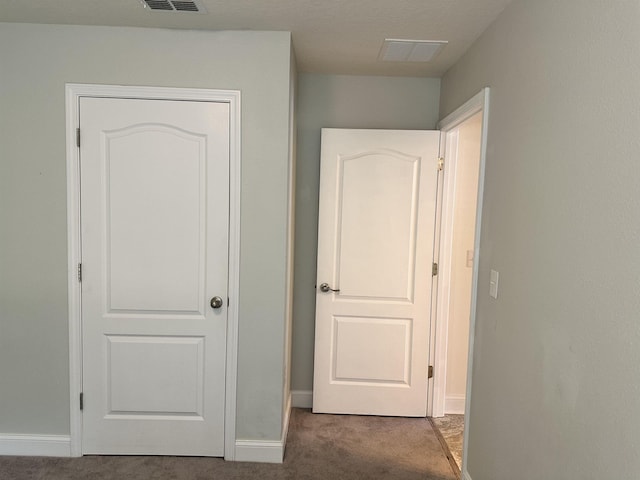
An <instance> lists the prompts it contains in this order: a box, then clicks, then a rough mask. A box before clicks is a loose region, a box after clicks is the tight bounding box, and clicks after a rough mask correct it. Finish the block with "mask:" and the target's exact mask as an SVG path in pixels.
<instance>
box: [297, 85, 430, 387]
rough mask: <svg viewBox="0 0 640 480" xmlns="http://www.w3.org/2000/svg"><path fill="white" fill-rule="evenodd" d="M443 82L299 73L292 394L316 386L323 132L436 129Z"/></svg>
mask: <svg viewBox="0 0 640 480" xmlns="http://www.w3.org/2000/svg"><path fill="white" fill-rule="evenodd" d="M439 98H440V80H439V79H436V78H401V77H363V76H344V75H318V74H309V73H305V74H300V75H299V77H298V149H297V150H298V158H297V175H296V231H295V233H296V252H295V275H294V278H295V286H294V300H293V322H294V323H293V359H292V378H291V388H292V390H301V391H310V390H311V389H312V387H313V342H314V330H315V290H314V288H313V287H314V285H315V283H316V255H317V244H318V184H319V181H320V129H321V128H322V127H334V128H386V129H414V130H415V129H423V130H429V129H433V128H435V125H436V122H437V120H438V101H439Z"/></svg>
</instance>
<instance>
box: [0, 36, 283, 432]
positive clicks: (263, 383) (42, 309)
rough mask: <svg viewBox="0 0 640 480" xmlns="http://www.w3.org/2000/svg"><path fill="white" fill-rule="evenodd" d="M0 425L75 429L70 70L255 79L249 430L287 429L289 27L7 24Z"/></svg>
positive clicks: (246, 336) (246, 244) (193, 83)
mask: <svg viewBox="0 0 640 480" xmlns="http://www.w3.org/2000/svg"><path fill="white" fill-rule="evenodd" d="M0 65H2V67H1V68H0V112H1V115H0V228H1V230H0V232H1V237H0V238H1V242H2V243H1V248H0V395H1V396H0V433H34V434H68V432H69V414H68V411H69V379H68V365H69V360H68V328H67V325H68V311H67V286H66V283H67V236H66V231H67V225H66V174H65V104H64V87H65V83H66V82H73V83H105V84H130V85H154V86H179V87H200V88H219V89H239V90H241V91H242V198H241V228H242V240H241V252H240V254H241V271H240V289H241V298H240V299H239V301H240V306H239V313H240V325H239V329H240V330H239V360H238V423H237V436H238V438H239V439H270V440H279V439H280V436H281V422H282V404H283V401H284V399H283V388H282V385H283V381H284V380H283V375H284V372H283V368H282V365H283V356H284V355H285V353H284V352H285V342H286V322H285V309H286V266H287V262H286V255H287V252H286V245H287V220H288V219H287V195H288V192H289V186H288V182H287V174H288V160H289V90H290V78H289V74H290V68H289V67H290V34H289V33H285V32H203V31H184V30H156V29H133V28H109V27H77V26H46V25H27V24H0Z"/></svg>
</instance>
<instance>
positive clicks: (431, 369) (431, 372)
mask: <svg viewBox="0 0 640 480" xmlns="http://www.w3.org/2000/svg"><path fill="white" fill-rule="evenodd" d="M427 375H428V376H427V378H433V365H429V373H428V374H427Z"/></svg>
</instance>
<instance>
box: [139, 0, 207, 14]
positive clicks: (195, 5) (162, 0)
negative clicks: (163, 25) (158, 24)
mask: <svg viewBox="0 0 640 480" xmlns="http://www.w3.org/2000/svg"><path fill="white" fill-rule="evenodd" d="M141 1H142V4H143V5H144V7H145V8H148V9H150V10H154V11H157V12H173V13H182V12H187V13H207V11H206V10H205V8H204V6H203V5H202V2H200V1H199V0H141Z"/></svg>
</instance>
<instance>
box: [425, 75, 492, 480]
mask: <svg viewBox="0 0 640 480" xmlns="http://www.w3.org/2000/svg"><path fill="white" fill-rule="evenodd" d="M478 112H482V133H481V141H480V167H479V175H478V197H477V206H476V225H475V239H474V252H475V253H474V262H473V272H472V283H471V311H470V317H469V350H468V361H467V390H466V398H465V409H464V411H465V429H464V441H463V448H462V450H463V458H462V469H461V471H462V472H463V475H465V472H466V464H467V446H468V439H469V429H468V428H467V427H468V421H469V409H470V405H471V376H472V375H471V373H472V371H473V370H472V368H473V340H474V336H475V324H476V303H477V297H478V267H479V263H480V262H479V259H480V255H481V252H480V227H481V225H482V199H483V195H484V172H485V164H486V154H487V130H488V129H487V127H488V124H489V87H485V88H483V89H482V90H481V91H480V92H479V93H477V94H476V95H475V96H473V97H472V98H471V99H469V100H468V101H467V102H465V103H464V104H463V105H462V106H460V107H459V108H457V109H456V110H454V111H453V112H452V113H450V114H449V115H447V116H446V117H445V118H444V119H442V120H441V121H440V122H439V123H438V128H439V130H441V132H442V137H441V143H440V144H441V146H442V148H445V149H446V144H447V142H446V137H447V134H448V133H449V132H451V131H452V130H455V129H456V128H457V127H458V126H459V125H460V124H461V123H463V122H464V121H465V120H468V119H469V118H470V117H472V116H473V115H475V114H477V113H478ZM444 153H445V154H446V152H444ZM452 157H455V155H452ZM449 158H450V157H449V155H447V166H446V167H445V168H446V169H448V170H447V171H449V172H451V171H453V172H454V174H453V175H449V176H448V177H449V178H445V180H444V184H443V195H442V199H443V203H442V227H441V234H440V235H441V236H440V239H439V242H440V252H439V256H446V255H449V256H451V248H452V245H451V240H452V238H451V232H450V230H451V228H450V227H451V225H450V224H451V223H452V221H451V220H452V218H453V194H454V191H453V188H452V187H453V185H454V182H455V164H454V165H453V166H452V165H451V164H450V162H449ZM447 232H449V233H447ZM443 270H446V269H443ZM445 277H447V278H445ZM438 280H439V281H438V292H437V311H436V317H435V365H434V366H435V370H436V372H435V374H434V382H433V392H432V393H433V404H432V405H433V410H432V412H431V415H432V416H441V415H442V414H443V412H444V397H445V383H446V378H445V374H446V368H445V367H444V366H445V365H446V362H447V349H446V336H447V328H446V322H445V320H446V318H447V316H448V305H449V301H448V300H449V296H450V291H449V290H450V289H449V280H450V278H449V276H448V275H447V272H443V276H440V278H439V279H438ZM436 414H439V415H436ZM463 478H464V477H463Z"/></svg>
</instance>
